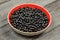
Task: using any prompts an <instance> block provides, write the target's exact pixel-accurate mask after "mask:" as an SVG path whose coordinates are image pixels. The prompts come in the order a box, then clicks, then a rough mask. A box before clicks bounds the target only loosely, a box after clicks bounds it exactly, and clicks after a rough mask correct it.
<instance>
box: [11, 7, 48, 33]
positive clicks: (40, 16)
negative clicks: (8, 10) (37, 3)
mask: <svg viewBox="0 0 60 40" xmlns="http://www.w3.org/2000/svg"><path fill="white" fill-rule="evenodd" d="M10 23H11V24H12V26H13V27H15V28H16V29H18V30H20V31H23V32H37V31H41V30H43V29H44V28H46V27H47V26H48V18H47V16H46V14H45V13H44V12H42V11H41V10H40V9H37V8H30V7H23V8H19V9H18V10H16V11H14V12H13V13H12V15H11V17H10Z"/></svg>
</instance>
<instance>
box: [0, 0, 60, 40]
mask: <svg viewBox="0 0 60 40" xmlns="http://www.w3.org/2000/svg"><path fill="white" fill-rule="evenodd" d="M30 2H31V3H36V4H39V1H29V0H27V1H25V3H30ZM48 2H49V1H48ZM21 3H24V1H19V0H18V1H13V0H6V1H4V2H3V1H2V2H0V40H60V0H57V1H54V2H52V3H50V4H48V5H46V4H45V5H44V3H42V4H43V5H42V4H39V5H42V6H44V7H45V8H46V9H47V10H48V11H49V12H50V14H51V16H52V23H51V25H50V27H49V28H48V29H47V30H46V31H45V32H44V33H43V34H41V35H38V36H34V37H26V36H22V35H18V34H16V33H15V32H14V31H13V30H12V28H11V27H10V25H9V24H8V22H7V14H8V12H9V10H10V9H11V8H12V7H13V6H15V5H17V4H21ZM14 4H15V5H14Z"/></svg>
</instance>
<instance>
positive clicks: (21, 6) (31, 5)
mask: <svg viewBox="0 0 60 40" xmlns="http://www.w3.org/2000/svg"><path fill="white" fill-rule="evenodd" d="M26 6H28V7H30V8H37V9H40V10H41V11H43V12H44V13H45V14H46V16H47V18H48V25H49V23H50V19H51V18H50V15H49V12H48V11H47V10H46V9H45V8H43V7H41V6H39V5H35V4H22V5H18V6H16V7H14V8H12V9H11V10H10V12H9V13H8V21H9V22H10V16H11V15H12V14H13V12H14V11H16V10H18V9H19V8H23V7H26Z"/></svg>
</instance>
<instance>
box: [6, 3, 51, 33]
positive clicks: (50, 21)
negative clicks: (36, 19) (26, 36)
mask: <svg viewBox="0 0 60 40" xmlns="http://www.w3.org/2000/svg"><path fill="white" fill-rule="evenodd" d="M24 4H33V5H37V6H40V7H42V8H43V9H44V10H45V11H47V12H48V10H47V9H45V8H44V7H43V6H41V5H38V4H35V3H23V4H19V5H16V6H14V7H13V8H12V9H14V8H15V7H17V6H20V5H24ZM12 9H11V10H12ZM11 10H10V11H9V13H10V12H11ZM9 13H8V16H9ZM48 14H49V16H50V22H49V24H48V26H47V27H46V28H44V29H42V30H40V31H37V32H43V31H45V30H46V29H47V28H48V27H49V26H50V24H51V21H52V17H51V14H50V13H49V12H48ZM8 16H7V21H8V23H9V25H10V27H11V28H12V29H14V30H15V31H18V32H22V33H37V32H23V31H20V30H18V29H16V28H15V27H13V26H12V24H11V23H10V21H9V20H8Z"/></svg>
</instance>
